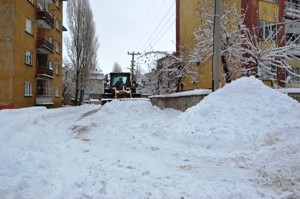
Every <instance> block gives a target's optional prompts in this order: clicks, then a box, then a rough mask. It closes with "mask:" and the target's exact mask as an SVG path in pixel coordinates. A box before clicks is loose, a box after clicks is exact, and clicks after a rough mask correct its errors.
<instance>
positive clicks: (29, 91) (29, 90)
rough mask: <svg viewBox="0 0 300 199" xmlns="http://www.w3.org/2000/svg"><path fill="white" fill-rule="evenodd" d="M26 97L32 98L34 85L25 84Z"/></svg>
mask: <svg viewBox="0 0 300 199" xmlns="http://www.w3.org/2000/svg"><path fill="white" fill-rule="evenodd" d="M25 96H32V83H31V82H25Z"/></svg>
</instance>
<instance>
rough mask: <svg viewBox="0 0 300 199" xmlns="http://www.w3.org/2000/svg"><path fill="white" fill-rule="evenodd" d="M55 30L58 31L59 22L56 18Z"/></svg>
mask: <svg viewBox="0 0 300 199" xmlns="http://www.w3.org/2000/svg"><path fill="white" fill-rule="evenodd" d="M56 30H58V31H60V22H59V21H58V20H56Z"/></svg>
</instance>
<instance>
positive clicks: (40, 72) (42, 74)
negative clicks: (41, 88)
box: [36, 67, 53, 79]
mask: <svg viewBox="0 0 300 199" xmlns="http://www.w3.org/2000/svg"><path fill="white" fill-rule="evenodd" d="M44 78H50V79H53V70H51V69H49V68H46V67H38V68H37V69H36V79H44Z"/></svg>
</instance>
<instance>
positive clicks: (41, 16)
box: [37, 9, 54, 29]
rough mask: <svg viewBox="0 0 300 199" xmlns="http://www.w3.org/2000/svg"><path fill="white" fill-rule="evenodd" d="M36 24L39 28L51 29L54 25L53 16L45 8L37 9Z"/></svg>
mask: <svg viewBox="0 0 300 199" xmlns="http://www.w3.org/2000/svg"><path fill="white" fill-rule="evenodd" d="M37 26H38V27H39V28H47V29H52V28H53V27H54V18H53V16H52V15H51V14H50V13H49V12H47V11H46V10H41V9H38V10H37Z"/></svg>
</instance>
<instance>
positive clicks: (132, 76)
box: [127, 51, 141, 81]
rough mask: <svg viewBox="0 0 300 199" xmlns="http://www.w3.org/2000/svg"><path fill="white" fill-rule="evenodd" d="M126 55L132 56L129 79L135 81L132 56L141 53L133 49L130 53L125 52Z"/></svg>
mask: <svg viewBox="0 0 300 199" xmlns="http://www.w3.org/2000/svg"><path fill="white" fill-rule="evenodd" d="M127 54H128V55H131V56H132V59H131V80H132V81H135V79H134V78H135V76H134V62H135V61H134V56H135V55H140V54H141V53H139V52H137V53H134V51H133V52H132V53H129V52H127Z"/></svg>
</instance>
